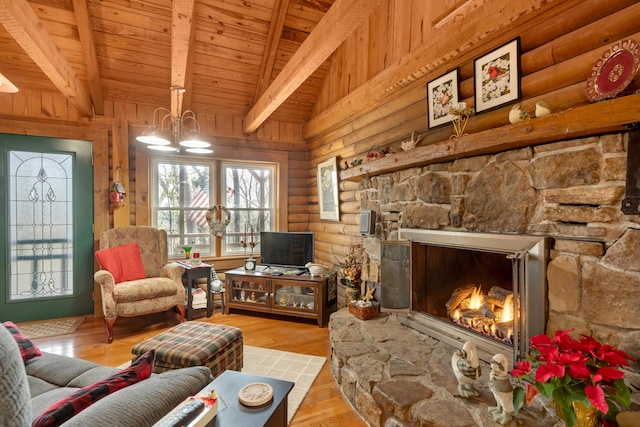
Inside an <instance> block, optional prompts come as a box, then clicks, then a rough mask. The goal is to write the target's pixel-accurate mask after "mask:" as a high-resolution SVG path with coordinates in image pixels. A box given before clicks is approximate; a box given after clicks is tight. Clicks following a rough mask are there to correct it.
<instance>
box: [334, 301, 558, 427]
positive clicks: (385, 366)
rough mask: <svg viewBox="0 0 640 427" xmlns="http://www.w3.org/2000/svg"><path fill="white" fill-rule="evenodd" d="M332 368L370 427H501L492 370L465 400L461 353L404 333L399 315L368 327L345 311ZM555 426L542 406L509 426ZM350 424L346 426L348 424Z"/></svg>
mask: <svg viewBox="0 0 640 427" xmlns="http://www.w3.org/2000/svg"><path fill="white" fill-rule="evenodd" d="M329 329H330V340H331V368H332V371H333V375H334V377H335V378H336V381H337V383H338V384H339V386H340V388H341V390H342V392H343V393H344V395H345V396H346V398H347V399H349V401H350V402H351V404H352V405H353V406H354V408H355V409H356V410H357V411H358V413H359V414H360V416H361V417H362V418H363V419H364V420H365V421H366V422H367V424H368V425H370V426H372V427H383V426H385V427H400V426H433V427H469V426H482V427H495V426H497V425H498V424H496V423H495V421H494V420H493V417H492V415H491V414H490V413H489V411H488V407H489V406H495V404H496V402H495V399H494V397H493V394H492V393H491V391H490V390H489V387H488V385H487V382H488V380H489V372H490V367H489V365H488V364H487V363H485V362H482V365H481V367H482V377H481V378H480V379H479V380H478V381H476V389H477V390H478V391H480V396H478V397H474V398H470V399H465V398H462V397H461V396H460V395H459V393H458V389H457V384H458V383H457V380H456V378H455V377H454V375H453V371H452V370H451V355H452V354H453V352H454V351H455V347H453V346H450V345H448V344H446V343H444V342H442V341H438V340H436V339H433V338H430V337H429V336H427V335H425V334H421V333H419V332H417V331H416V330H414V329H412V328H409V327H407V326H403V325H402V324H401V323H400V322H399V320H398V316H397V315H396V314H388V313H383V314H382V315H380V317H378V318H376V319H372V320H367V321H363V320H360V319H358V318H356V317H354V316H352V315H350V314H349V312H348V310H347V309H342V310H339V311H337V312H335V313H333V314H332V315H331V320H330V322H329ZM554 423H555V417H554V414H553V413H552V412H550V411H549V410H548V409H546V408H545V407H544V405H543V404H542V402H540V403H537V404H535V405H533V406H531V407H528V408H525V409H523V410H522V411H521V412H520V413H519V414H518V416H517V419H516V420H514V421H512V422H511V423H509V424H508V425H509V426H516V425H523V426H527V427H548V426H552V425H554ZM347 424H348V423H347Z"/></svg>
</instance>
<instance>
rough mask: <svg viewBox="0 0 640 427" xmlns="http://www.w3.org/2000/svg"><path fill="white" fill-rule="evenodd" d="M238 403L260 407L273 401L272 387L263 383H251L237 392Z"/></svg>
mask: <svg viewBox="0 0 640 427" xmlns="http://www.w3.org/2000/svg"><path fill="white" fill-rule="evenodd" d="M238 399H239V400H240V403H242V404H243V405H245V406H260V405H264V404H265V403H267V402H269V401H270V400H271V399H273V387H271V386H270V385H269V384H265V383H251V384H247V385H246V386H244V387H242V388H241V389H240V391H239V392H238Z"/></svg>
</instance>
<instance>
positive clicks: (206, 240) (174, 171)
mask: <svg viewBox="0 0 640 427" xmlns="http://www.w3.org/2000/svg"><path fill="white" fill-rule="evenodd" d="M214 170H215V164H214V163H213V162H210V163H206V162H199V164H194V163H185V162H180V161H175V160H165V159H157V160H154V162H153V182H154V184H155V185H154V197H153V199H152V200H153V224H154V226H155V227H157V228H160V229H163V230H166V231H167V237H168V239H167V240H168V246H169V256H170V257H171V256H179V255H180V254H181V253H182V252H183V249H182V247H183V246H191V247H192V248H193V249H192V251H194V252H201V253H202V254H212V253H214V247H213V243H214V242H213V236H212V235H211V233H210V232H209V225H208V224H207V218H206V213H207V209H209V206H210V205H212V203H210V200H215V199H214V194H215V192H214V190H215V189H214V188H212V186H211V185H210V184H211V182H213V179H212V177H213V172H214Z"/></svg>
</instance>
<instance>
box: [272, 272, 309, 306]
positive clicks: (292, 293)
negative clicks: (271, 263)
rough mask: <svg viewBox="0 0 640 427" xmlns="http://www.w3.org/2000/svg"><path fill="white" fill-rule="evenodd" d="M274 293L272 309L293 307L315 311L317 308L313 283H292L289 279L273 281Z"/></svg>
mask: <svg viewBox="0 0 640 427" xmlns="http://www.w3.org/2000/svg"><path fill="white" fill-rule="evenodd" d="M273 290H274V293H275V296H274V299H273V308H274V309H294V310H301V311H309V312H315V311H316V310H317V303H318V302H317V300H316V293H317V292H316V290H317V287H316V286H315V284H313V285H310V286H306V285H305V284H292V283H291V282H290V281H277V280H274V281H273Z"/></svg>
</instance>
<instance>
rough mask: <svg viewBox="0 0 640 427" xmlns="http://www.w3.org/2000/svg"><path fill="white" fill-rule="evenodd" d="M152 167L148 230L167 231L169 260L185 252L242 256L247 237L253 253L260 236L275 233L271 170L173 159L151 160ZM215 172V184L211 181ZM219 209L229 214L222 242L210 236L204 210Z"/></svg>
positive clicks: (255, 165)
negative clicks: (188, 248) (150, 221)
mask: <svg viewBox="0 0 640 427" xmlns="http://www.w3.org/2000/svg"><path fill="white" fill-rule="evenodd" d="M152 164H153V173H152V179H153V183H154V188H153V197H152V216H153V225H154V226H155V227H158V228H161V229H164V230H166V231H167V235H168V245H169V256H170V257H179V256H183V253H184V250H183V247H184V246H191V247H192V249H191V251H192V252H200V253H201V254H202V255H213V256H226V255H240V254H244V248H243V246H242V243H241V242H242V241H245V242H247V243H248V242H250V241H251V240H252V236H253V241H254V242H255V243H256V248H254V251H256V252H257V251H259V246H258V245H259V236H260V231H263V230H264V231H272V230H273V229H274V227H275V207H274V206H275V202H274V201H275V194H274V193H275V191H274V189H275V182H276V181H275V171H276V166H275V165H274V164H266V163H249V162H243V163H235V162H227V161H219V160H213V159H210V160H208V161H203V159H192V158H189V159H180V158H177V157H175V156H174V157H171V158H166V157H162V158H160V157H158V158H154V160H153V162H152ZM218 170H220V177H221V179H220V180H217V179H215V177H216V176H217V171H218ZM218 204H221V205H222V206H224V207H225V208H226V209H227V210H228V211H229V213H230V214H231V222H230V223H229V225H228V226H227V228H226V230H225V233H224V235H223V237H222V239H217V238H215V237H214V236H213V235H212V234H211V232H210V229H209V224H208V223H207V219H206V213H207V210H208V209H209V208H210V207H211V206H214V205H218ZM245 228H246V240H245ZM247 250H249V248H248V247H247Z"/></svg>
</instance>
